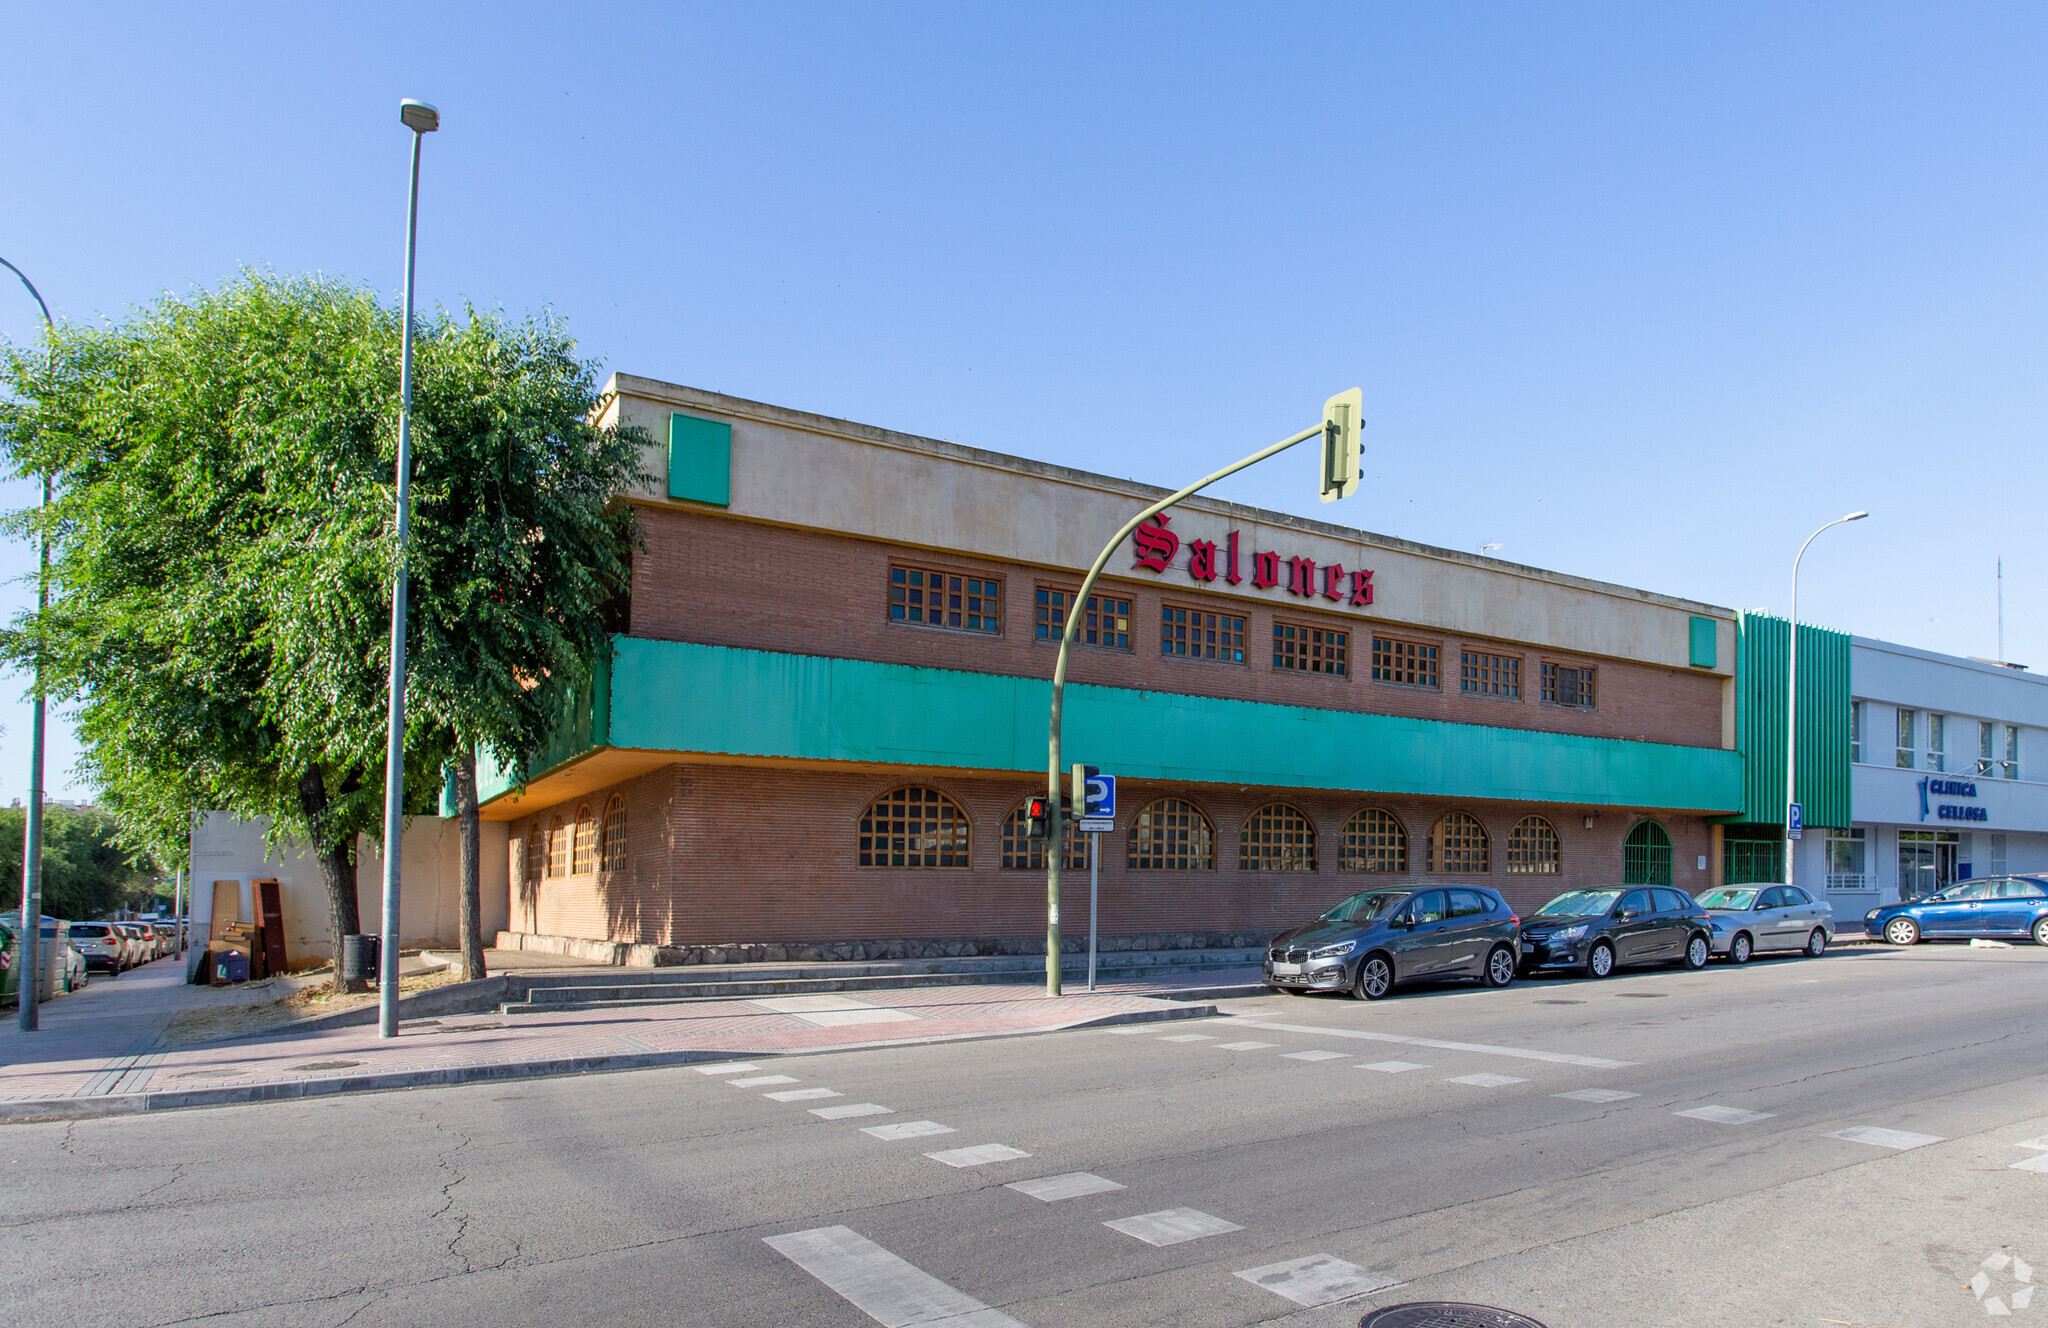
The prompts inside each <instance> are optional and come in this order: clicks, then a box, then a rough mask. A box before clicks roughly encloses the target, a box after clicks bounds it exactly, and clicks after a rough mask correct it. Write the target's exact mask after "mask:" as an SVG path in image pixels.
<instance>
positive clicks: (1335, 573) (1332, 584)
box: [1323, 563, 1344, 599]
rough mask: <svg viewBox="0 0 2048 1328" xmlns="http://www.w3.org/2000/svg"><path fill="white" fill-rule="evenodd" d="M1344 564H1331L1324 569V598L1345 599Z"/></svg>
mask: <svg viewBox="0 0 2048 1328" xmlns="http://www.w3.org/2000/svg"><path fill="white" fill-rule="evenodd" d="M1343 585H1344V564H1342V563H1330V564H1328V565H1327V566H1325V567H1324V568H1323V598H1324V599H1343V598H1344V591H1343V589H1342V587H1343Z"/></svg>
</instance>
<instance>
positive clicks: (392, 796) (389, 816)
mask: <svg viewBox="0 0 2048 1328" xmlns="http://www.w3.org/2000/svg"><path fill="white" fill-rule="evenodd" d="M398 118H399V120H400V121H402V122H403V123H404V125H405V127H406V128H407V129H410V130H412V186H411V188H410V189H409V190H408V191H407V194H406V201H405V327H404V329H403V330H402V331H401V332H400V333H399V357H400V364H399V369H398V397H399V406H398V482H397V485H396V488H397V490H398V497H397V505H398V520H397V526H398V567H397V570H396V572H394V573H393V575H392V579H391V703H390V704H391V709H390V718H389V721H388V723H389V732H388V733H386V735H385V744H384V920H383V929H382V940H381V942H380V943H379V945H378V947H377V1036H379V1037H397V1036H398V887H399V872H398V860H399V857H400V849H401V847H402V841H403V839H404V836H405V543H406V535H407V533H408V531H409V530H410V529H411V526H412V274H413V257H414V252H415V250H416V248H417V246H418V241H419V220H420V144H421V143H422V142H423V141H425V139H426V136H427V135H428V134H431V133H433V132H434V131H435V130H437V129H439V128H440V127H441V113H440V112H439V111H437V110H435V109H434V108H433V107H431V106H429V105H427V104H426V103H425V102H423V101H413V100H411V99H410V98H408V99H407V100H405V101H401V102H400V103H398ZM334 958H335V963H336V964H337V965H338V964H339V963H340V962H341V956H340V955H336V956H335V957H334Z"/></svg>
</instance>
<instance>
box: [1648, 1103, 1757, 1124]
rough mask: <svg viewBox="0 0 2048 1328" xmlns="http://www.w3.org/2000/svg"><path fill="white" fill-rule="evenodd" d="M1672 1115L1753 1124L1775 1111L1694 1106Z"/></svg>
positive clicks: (1719, 1122) (1719, 1121)
mask: <svg viewBox="0 0 2048 1328" xmlns="http://www.w3.org/2000/svg"><path fill="white" fill-rule="evenodd" d="M1671 1114H1672V1115H1674V1116H1690V1117H1692V1118H1693V1119H1694V1120H1704V1121H1713V1122H1714V1123H1715V1124H1717V1125H1754V1124H1755V1123H1756V1122H1758V1121H1760V1120H1768V1119H1770V1118H1771V1117H1772V1116H1775V1115H1776V1114H1777V1113H1776V1112H1773V1111H1744V1110H1743V1109H1742V1108H1740V1107H1694V1108H1693V1109H1692V1110H1691V1111H1674V1112H1672V1113H1671Z"/></svg>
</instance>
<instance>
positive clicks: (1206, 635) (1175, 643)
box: [1159, 604, 1244, 664]
mask: <svg viewBox="0 0 2048 1328" xmlns="http://www.w3.org/2000/svg"><path fill="white" fill-rule="evenodd" d="M1159 653H1160V654H1162V655H1172V656H1174V657H1176V658H1179V659H1208V660H1214V661H1216V662H1217V663H1219V664H1242V663H1244V619H1242V618H1234V617H1232V616H1231V615H1229V614H1227V613H1203V612H1202V611H1201V610H1200V609H1177V608H1175V607H1174V606H1173V605H1171V604H1168V605H1166V606H1165V608H1164V609H1163V611H1162V613H1161V618H1160V624H1159Z"/></svg>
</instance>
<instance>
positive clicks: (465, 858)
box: [455, 747, 485, 982]
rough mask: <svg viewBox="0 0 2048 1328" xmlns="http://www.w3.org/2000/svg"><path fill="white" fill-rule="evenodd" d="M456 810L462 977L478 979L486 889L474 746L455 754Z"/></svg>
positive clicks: (470, 979)
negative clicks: (480, 880)
mask: <svg viewBox="0 0 2048 1328" xmlns="http://www.w3.org/2000/svg"><path fill="white" fill-rule="evenodd" d="M455 814H456V816H457V817H458V818H459V821H460V829H461V832H462V899H461V904H460V906H459V910H458V911H459V913H460V915H461V919H462V980H463V981H464V982H474V981H476V980H477V979H478V978H480V977H483V976H484V975H485V974H484V930H483V915H482V911H481V905H482V892H481V890H480V889H479V888H478V884H477V874H478V870H479V866H480V864H479V862H478V849H479V844H478V840H479V831H480V828H481V827H480V825H479V818H478V816H477V810H476V749H475V748H474V747H471V748H469V749H467V750H465V751H463V752H461V753H459V754H458V755H457V756H456V758H455Z"/></svg>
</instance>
